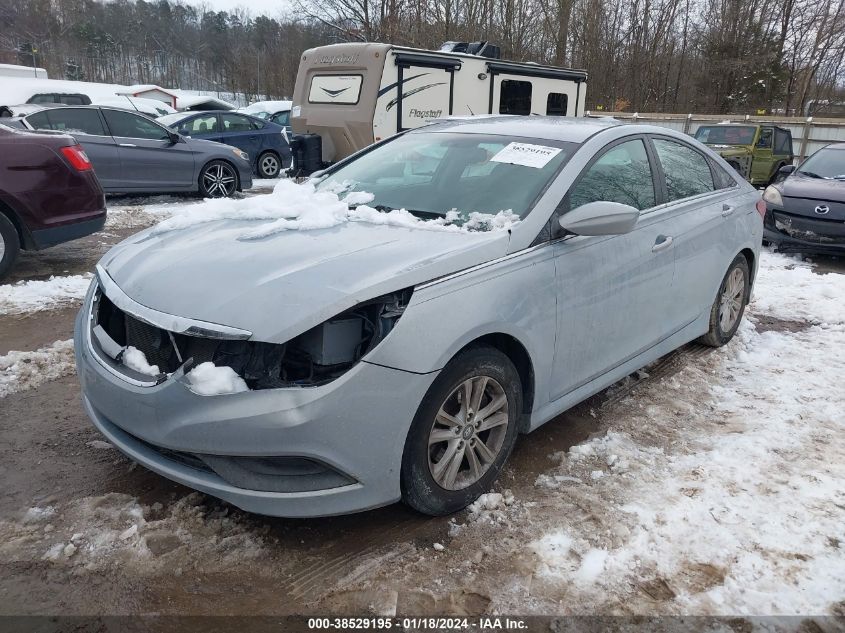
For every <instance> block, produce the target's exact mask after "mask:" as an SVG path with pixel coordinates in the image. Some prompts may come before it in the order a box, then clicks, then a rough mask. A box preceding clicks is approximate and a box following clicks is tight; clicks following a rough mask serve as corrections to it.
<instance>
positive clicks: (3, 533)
mask: <svg viewBox="0 0 845 633" xmlns="http://www.w3.org/2000/svg"><path fill="white" fill-rule="evenodd" d="M204 500H205V497H204V496H203V495H201V494H199V493H191V494H189V495H186V496H184V497H182V498H181V499H178V500H176V501H174V502H173V503H170V504H168V505H167V506H164V505H162V504H161V503H153V504H152V505H144V504H141V503H140V502H139V501H138V499H137V498H135V497H131V496H129V495H125V494H118V493H108V494H105V495H102V496H96V497H84V498H82V499H76V500H73V501H70V502H69V503H67V504H64V505H62V506H59V507H57V508H52V511H50V512H47V509H46V508H41V509H39V510H41V511H43V512H42V514H43V516H39V517H38V518H37V519H30V520H28V521H27V520H26V519H24V520H21V521H11V520H0V559H2V560H4V561H7V562H9V563H15V562H23V563H28V562H34V561H38V560H45V561H49V562H51V563H53V564H57V565H74V566H76V565H79V566H84V568H85V569H86V570H89V571H92V570H93V571H96V570H101V569H107V568H115V569H119V570H125V568H126V564H127V563H130V564H132V570H133V573H142V574H143V573H162V572H165V573H167V574H168V575H169V576H172V575H176V576H178V575H181V573H182V571H183V570H182V568H181V567H180V565H185V566H186V567H190V568H203V567H204V566H206V565H208V566H209V567H210V568H212V569H213V568H216V567H217V565H223V566H225V567H235V566H238V565H251V564H252V563H251V561H253V560H254V559H256V558H259V557H262V556H266V551H265V546H264V535H265V534H266V531H267V530H266V529H262V528H256V526H254V525H251V523H250V522H249V521H242V520H241V515H240V513H239V512H238V511H234V512H231V511H230V508H229V507H228V506H226V505H225V504H222V503H220V504H217V503H214V504H211V505H209V506H207V505H206V504H205V501H204ZM27 514H29V513H27ZM48 518H49V519H50V520H51V521H52V523H46V520H47V519H48Z"/></svg>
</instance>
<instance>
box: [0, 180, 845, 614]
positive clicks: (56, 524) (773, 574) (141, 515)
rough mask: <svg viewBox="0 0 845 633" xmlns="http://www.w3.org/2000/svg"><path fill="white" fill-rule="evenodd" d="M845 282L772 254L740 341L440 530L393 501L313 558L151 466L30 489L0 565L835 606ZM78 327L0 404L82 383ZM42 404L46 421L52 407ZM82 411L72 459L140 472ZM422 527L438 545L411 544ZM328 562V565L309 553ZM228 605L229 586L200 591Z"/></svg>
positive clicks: (551, 598)
mask: <svg viewBox="0 0 845 633" xmlns="http://www.w3.org/2000/svg"><path fill="white" fill-rule="evenodd" d="M270 186H274V183H268V185H267V189H268V190H269V187H270ZM265 198H270V196H265ZM264 202H266V200H265V201H264ZM261 204H263V202H262V203H260V204H259V206H261ZM215 205H217V206H220V207H221V208H224V207H225V209H226V211H225V212H224V215H227V214H230V213H231V212H232V209H234V210H235V211H236V212H237V210H238V208H239V206H242V205H239V204H235V205H234V206H232V203H231V202H223V203H215ZM110 206H111V213H110V216H109V220H108V224H107V226H106V229H105V231H106V233H104V234H103V235H104V239H106V237H105V236H107V235H108V231H110V230H115V231H116V230H129V229H141V228H145V227H147V226H150V225H151V224H154V223H156V222H160V221H163V220H167V219H168V218H173V219H174V222H173V223H174V224H178V223H181V222H185V221H188V220H189V219H190V220H194V219H196V218H197V217H198V214H200V213H202V212H208V210H209V209H210V208H211V203H208V202H203V201H199V200H195V199H191V198H174V197H161V198H156V199H133V198H129V199H115V200H112V201H110ZM344 213H345V212H344ZM176 219H179V220H178V222H176V221H175V220H176ZM266 219H267V220H268V221H269V222H276V221H279V220H291V219H292V218H289V217H287V218H286V217H279V216H276V217H268V218H266ZM348 219H350V218H348V217H347V218H345V220H348ZM165 226H167V225H165ZM170 228H171V229H172V230H178V226H171V227H170ZM840 269H841V271H840V272H833V273H827V274H819V269H818V268H817V267H816V266H815V265H814V264H813V263H810V262H807V261H802V260H801V259H800V258H797V257H787V256H783V255H778V254H774V253H772V252H769V251H765V252H764V253H763V254H762V257H761V266H760V272H759V276H758V279H757V283H756V288H755V294H754V300H753V302H752V304H751V305H750V306H749V309H748V311H747V313H746V320H745V322H744V323H743V324H742V326H741V328H740V331H739V333H738V335H737V337H736V338H735V340H734V341H733V342H731V343H730V344H729V345H727V346H726V347H724V348H721V349H719V350H715V351H712V352H707V350H703V349H699V348H695V347H694V346H693V347H690V348H688V349H687V350H686V351H684V352H682V353H681V354H680V355H679V356H678V362H677V363H676V365H675V366H673V367H674V368H673V369H672V371H662V370H661V371H654V369H653V368H646V370H645V372H644V373H642V374H641V376H640V378H641V379H640V381H639V382H636V381H632V383H631V384H634V383H636V385H635V386H634V387H633V389H631V390H630V391H626V390H627V389H628V386H629V385H628V384H627V383H626V384H625V385H622V386H621V387H617V391H618V393H620V394H623V395H622V397H619V398H616V397H614V398H610V399H608V400H606V401H605V402H604V403H602V404H600V405H596V406H595V407H592V408H590V407H591V406H592V405H590V406H589V407H588V409H589V411H588V414H587V417H588V418H589V419H591V420H592V422H591V424H592V426H590V430H591V432H590V434H589V437H585V438H582V440H579V441H578V442H576V443H575V444H574V445H571V446H570V445H564V446H561V445H560V443H559V442H555V441H554V440H553V439H552V438H553V437H554V435H553V434H550V433H551V432H550V431H548V429H547V430H546V431H543V430H541V431H538V433H537V434H533V435H532V436H529V437H527V438H523V439H522V440H521V442H520V446H528V447H530V450H531V451H532V453H531V455H535V456H536V457H530V456H529V457H524V458H522V459H520V447H518V450H517V452H516V453H515V455H514V458H515V459H514V465H513V466H512V467H511V468H510V469H508V471H507V472H506V473H505V476H504V477H503V478H502V481H501V483H500V484H499V485H498V486H497V489H496V490H495V491H493V492H491V493H490V494H488V495H485V496H484V497H483V498H482V499H480V500H479V501H478V502H477V503H475V504H474V505H473V506H472V508H470V509H469V510H468V511H466V512H464V513H460V514H459V515H457V516H455V517H452V518H449V519H443V520H442V521H441V520H429V519H422V518H420V517H414V518H413V519H406V518H404V517H407V513H406V514H402V512H403V511H402V510H401V509H386V510H384V511H383V513H382V515H379V516H383V515H384V514H385V513H386V514H387V515H390V514H391V513H392V514H394V515H397V516H399V517H400V518H399V519H397V523H396V525H397V526H400V527H401V529H400V527H397V528H396V529H392V528H391V530H392V531H389V532H387V531H385V532H384V537H383V539H382V540H381V541H378V542H376V543H375V544H367V546H366V548H365V547H364V546H363V545H362V546H361V547H360V549H356V550H355V551H356V552H358V553H359V554H356V555H349V554H344V553H343V552H340V553H336V552H332V551H324V550H325V549H326V548H324V547H321V546H320V544H319V543H316V542H315V543H316V544H315V545H314V547H315V551H316V552H317V553H315V554H313V556H314V557H315V559H314V560H311V559H307V557H306V556H305V555H304V554H302V552H299V554H296V555H294V554H292V552H293V551H294V550H296V551H298V550H297V547H299V545H298V544H299V542H300V540H299V537H297V538H296V540H293V539H288V540H286V535H287V534H288V532H291V531H295V530H298V529H300V528H293V527H291V524H289V523H275V524H273V526H268V525H267V524H266V523H265V522H264V521H263V520H262V519H259V518H255V517H248V516H245V515H243V514H242V513H237V512H231V513H230V512H229V508H228V506H225V504H221V503H219V502H215V501H210V500H208V499H205V498H204V497H202V495H199V494H197V493H188V492H186V491H184V490H183V489H178V492H174V493H171V494H170V496H164V497H163V498H161V499H150V498H149V494H150V492H149V490H150V488H156V487H157V486H159V487H161V488H162V489H167V490H172V489H173V488H172V487H170V488H168V487H167V486H168V484H167V483H166V482H165V481H164V480H159V479H157V478H156V476H153V475H150V478H149V479H146V480H144V481H146V482H148V483H147V485H146V488H145V489H144V491H142V490H139V489H138V488H137V487H136V486H135V485H132V484H129V485H126V484H125V482H123V483H121V482H122V481H123V480H122V479H120V477H117V476H114V477H112V478H106V479H104V480H101V481H90V482H87V483H86V484H85V486H84V487H83V488H84V490H85V493H84V494H81V495H75V496H74V495H70V496H65V495H63V494H58V495H56V494H54V495H50V496H47V495H45V494H44V493H43V492H42V493H40V496H36V495H33V496H32V497H31V499H29V501H28V502H26V503H24V504H22V505H20V507H19V508H18V509H17V510H16V511H14V512H9V513H6V514H4V515H2V516H0V564H3V561H5V562H6V563H8V564H10V565H13V566H14V570H15V573H23V572H22V571H21V570H26V569H30V568H31V569H32V570H33V574H34V576H33V578H36V577H39V575H42V574H53V575H58V576H60V577H62V578H65V579H66V580H67V582H68V583H70V582H71V580H70V579H73V582H74V583H76V582H77V581H80V582H82V580H80V579H84V577H85V575H86V574H93V575H97V574H101V573H108V572H109V571H110V570H111V571H113V572H114V573H115V574H117V577H127V578H128V577H133V575H134V574H137V575H138V576H139V577H145V578H150V579H152V580H150V583H151V585H154V584H156V583H157V582H161V581H163V580H166V579H168V578H172V577H173V576H174V575H178V574H181V573H182V570H183V569H184V570H189V569H193V570H200V571H203V572H207V573H209V574H212V575H213V574H216V576H214V577H215V578H218V580H214V581H212V580H209V579H208V578H206V579H205V581H203V582H220V583H225V582H227V581H226V580H225V579H226V578H227V573H229V572H230V571H231V570H233V569H234V570H240V571H241V572H242V573H243V574H245V575H244V576H243V582H244V583H245V584H244V586H246V585H247V584H249V583H248V582H247V579H248V578H252V575H253V574H258V575H259V576H260V577H261V578H262V582H263V583H265V584H266V585H267V587H269V588H272V587H277V588H278V587H280V586H284V587H288V585H282V584H281V583H283V582H288V579H289V578H291V577H300V576H301V577H302V578H306V579H308V583H311V584H308V583H305V584H303V585H302V587H303V589H302V592H303V593H302V595H303V596H304V595H306V593H308V595H309V599H311V600H318V601H319V602H320V604H321V605H324V607H325V608H326V609H329V610H331V609H335V608H338V609H340V608H350V609H353V610H359V611H374V612H383V613H390V612H396V611H397V610H398V611H399V612H402V611H403V609H405V610H407V609H409V608H411V607H413V606H414V605H429V606H430V605H437V607H438V608H441V607H442V610H443V611H444V612H447V611H451V612H458V611H460V610H461V609H466V610H469V611H472V610H474V609H475V610H478V609H484V610H487V611H488V612H493V611H495V612H499V613H520V614H532V613H533V614H549V613H555V614H565V613H583V614H587V613H590V614H593V613H601V614H631V613H637V614H655V613H665V614H702V615H704V614H707V615H714V614H722V615H755V614H757V615H762V614H819V615H823V614H843V613H845V380H843V377H845V267H842V266H840ZM89 283H90V275H88V274H84V273H83V272H79V271H74V272H73V274H65V275H56V276H55V277H53V278H49V279H39V280H35V281H32V280H30V281H24V282H22V283H17V284H5V285H0V318H5V319H7V321H4V323H7V322H8V323H12V321H8V319H27V318H29V319H33V320H35V321H36V322H37V321H38V320H39V319H44V318H46V316H49V315H50V314H52V313H57V312H61V310H62V309H66V308H68V307H73V306H76V305H78V304H79V302H80V301H81V298H82V296H83V295H84V293H85V290H86V289H87V287H88V284H89ZM70 318H71V317H70V316H69V317H68V319H70ZM15 323H17V321H15ZM15 327H17V326H15ZM69 336H70V331H67V332H56V331H53V330H49V331H45V333H44V339H43V341H42V342H40V343H39V345H37V346H33V347H32V348H27V349H31V350H32V351H11V352H8V353H7V354H5V355H2V356H0V410H2V408H3V407H4V400H5V401H6V402H11V400H12V399H14V398H16V397H20V396H26V397H27V402H28V403H30V405H27V406H32V403H38V402H39V400H38V398H39V397H41V395H40V394H42V393H45V392H44V391H43V390H44V389H45V387H47V386H49V384H54V383H55V382H56V381H57V380H58V383H59V384H60V383H61V382H62V381H61V380H59V379H61V378H62V377H63V376H67V375H69V374H72V373H73V371H74V367H73V355H72V343H71V341H69V340H67V339H68V337H69ZM56 338H59V339H60V340H57V341H55V342H54V343H53V342H52V341H53V340H55V339H56ZM19 349H24V348H19ZM649 372H653V374H654V375H653V376H651V377H648V374H649ZM77 388H78V387H76V386H74V385H72V384H71V383H70V382H68V389H69V390H71V391H72V393H68V394H66V395H64V396H63V397H65V398H66V399H67V402H74V403H76V402H77V401H78V400H77V399H78V395H77V393H76V391H75V389H77ZM34 389H39V391H32V390H34ZM23 392H26V393H23ZM63 393H64V392H63ZM41 406H43V408H45V410H48V411H49V410H50V409H49V406H52V404H51V403H47V402H43V403H41ZM55 406H56V407H57V408H58V409H63V408H66V407H65V405H64V404H62V403H61V402H60V403H59V404H57V405H55ZM73 415H74V416H76V417H72V418H71V422H67V424H71V423H72V424H78V425H79V426H78V428H77V427H72V430H65V431H63V433H62V439H61V440H60V445H59V450H61V442H65V441H68V440H67V437H71V438H72V437H73V436H74V434H78V435H80V437H81V439H80V440H79V442H80V443H79V445H78V446H77V448H75V449H74V451H77V452H78V453H79V454H81V458H80V459H82V460H83V462H82V463H91V464H95V463H100V462H106V463H112V462H113V464H114V467H113V468H114V469H115V472H117V471H119V472H127V471H129V472H132V469H133V468H134V467H133V466H132V465H131V464H130V463H129V462H128V461H127V460H125V459H124V458H123V457H122V456H120V454H119V453H118V452H117V451H115V450H113V449H112V450H106V449H107V448H108V446H109V445H108V444H106V443H104V442H103V441H102V440H101V439H97V438H98V436H97V435H96V434H95V433H94V432H93V431H92V429H91V428H90V424H88V423H87V421H86V420H85V419H84V414H81V413H74V414H73ZM0 417H2V416H0ZM564 417H565V416H564ZM51 423H52V422H51ZM564 423H565V420H564V421H557V422H553V423H551V425H560V424H564ZM551 425H550V426H551ZM545 428H546V427H544V429H545ZM46 435H48V436H49V435H50V433H49V432H46ZM53 439H55V438H53ZM32 450H33V451H38V452H39V455H38V456H35V455H34V456H33V458H32V459H31V460H30V461H31V462H33V463H35V462H36V461H40V459H41V457H40V453H41V452H42V451H44V450H46V449H45V448H44V447H43V446H41V445H39V446H34V447H32ZM68 454H69V453H68ZM74 454H77V453H74ZM138 470H140V469H138ZM3 472H4V471H3V465H2V464H1V463H0V473H3ZM29 479H32V477H29ZM149 482H151V483H149ZM136 490H137V492H136ZM127 491H130V492H131V494H127ZM144 494H146V495H148V497H147V498H142V497H143V495H144ZM135 495H139V496H135ZM367 517H368V515H361V516H360V517H359V518H358V519H350V521H353V522H352V523H342V524H341V525H343V526H346V528H344V529H345V530H346V532H347V533H348V535H349V539H350V540H352V541H362V542H367V541H368V539H370V538H374V537H372V536H371V530H370V529H369V528H368V526H367V521H368V518H367ZM354 521H358V522H359V523H354ZM321 525H323V522H315V523H313V524H311V523H308V525H306V526H305V527H303V528H301V529H302V532H295V533H296V534H300V533H301V534H303V535H306V534H308V533H309V531H310V530H312V529H313V530H319V529H320V526H321ZM350 525H352V526H353V527H349V526H350ZM356 525H360V530H358V531H356V528H355V527H354V526H356ZM408 526H410V528H409V527H408ZM344 529H340V530H339V533H343V532H344ZM419 530H432V531H434V532H435V533H436V538H428V537H426V538H424V539H423V538H419V537H418V536H417V534H418V531H419ZM305 538H306V537H305V536H303V540H302V542H303V545H302V547H303V548H305V547H307V546H308V545H309V544H308V543H306V542H305ZM317 540H319V539H317ZM309 552H310V550H309ZM329 554H330V555H331V556H334V557H335V558H330V559H329V558H326V559H319V560H318V559H317V558H316V557H319V556H328V555H329ZM310 555H311V554H310V553H309V556H310ZM306 559H307V560H306ZM303 561H305V562H308V561H310V562H308V564H310V565H312V567H310V568H307V567H306V566H305V562H303ZM326 561H328V562H326ZM4 569H10V568H4ZM319 570H329V571H331V574H329V573H328V572H326V573H325V574H324V575H321V574H323V572H321V571H319ZM51 577H53V576H51ZM315 578H318V579H320V584H319V586H318V585H315V584H314V582H315V581H313V579H315ZM156 579H157V580H156ZM196 582H200V581H196ZM250 582H251V581H250ZM274 583H275V584H274ZM249 586H252V585H251V584H250V585H249ZM470 588H471V592H470ZM306 590H307V591H306ZM268 591H269V589H268ZM225 592H226V590H225V588H221V587H217V590H216V592H211V593H210V595H215V596H216V595H222V594H224V593H225ZM284 592H285V595H290V596H293V597H292V598H291V599H297V600H298V599H300V598H299V597H297V596H299V594H298V593H296V592H295V591H293V590H290V591H288V589H285V590H284ZM273 595H281V594H273ZM374 596H378V597H379V598H378V600H375V599H374V598H373V597H374ZM303 599H304V598H303ZM274 604H276V603H275V602H274V601H273V600H270V601H269V602H268V603H267V605H269V606H267V605H264V606H266V607H267V608H268V609H270V610H272V607H273V605H274ZM409 605H410V606H409ZM467 605H470V606H467ZM261 608H264V607H260V608H259V610H261Z"/></svg>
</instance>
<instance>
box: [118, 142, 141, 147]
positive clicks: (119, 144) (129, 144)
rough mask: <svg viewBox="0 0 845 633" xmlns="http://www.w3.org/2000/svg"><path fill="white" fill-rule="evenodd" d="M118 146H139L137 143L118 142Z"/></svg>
mask: <svg viewBox="0 0 845 633" xmlns="http://www.w3.org/2000/svg"><path fill="white" fill-rule="evenodd" d="M117 145H118V147H138V146H137V145H135V143H118V144H117Z"/></svg>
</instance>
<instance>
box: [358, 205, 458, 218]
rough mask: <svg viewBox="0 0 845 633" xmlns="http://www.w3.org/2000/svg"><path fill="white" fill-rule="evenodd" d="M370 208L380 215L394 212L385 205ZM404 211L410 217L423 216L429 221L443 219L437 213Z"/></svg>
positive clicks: (417, 210)
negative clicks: (380, 213) (379, 212)
mask: <svg viewBox="0 0 845 633" xmlns="http://www.w3.org/2000/svg"><path fill="white" fill-rule="evenodd" d="M372 208H373V209H375V210H376V211H381V212H382V213H390V212H391V211H396V209H395V208H394V207H391V206H388V205H386V204H374V205H372ZM403 208H404V207H403ZM405 211H407V212H408V213H410V214H411V215H419V216H424V217H426V218H429V219H437V218H442V217H443V214H442V213H437V211H421V210H419V209H405Z"/></svg>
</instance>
